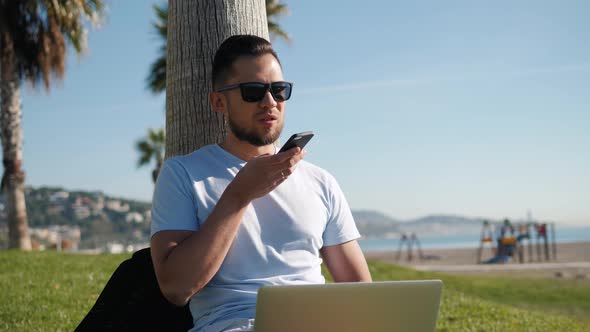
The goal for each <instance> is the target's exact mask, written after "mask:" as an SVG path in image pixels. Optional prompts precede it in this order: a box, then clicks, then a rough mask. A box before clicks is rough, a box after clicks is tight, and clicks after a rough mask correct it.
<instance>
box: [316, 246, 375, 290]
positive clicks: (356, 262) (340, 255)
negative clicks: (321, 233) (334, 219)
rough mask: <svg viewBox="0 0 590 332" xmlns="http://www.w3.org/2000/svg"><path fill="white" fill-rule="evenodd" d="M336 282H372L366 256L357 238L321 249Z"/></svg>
mask: <svg viewBox="0 0 590 332" xmlns="http://www.w3.org/2000/svg"><path fill="white" fill-rule="evenodd" d="M320 253H321V255H322V258H323V260H324V262H325V263H326V267H327V268H328V271H330V274H331V275H332V278H333V279H334V281H335V282H359V281H362V282H371V281H372V278H371V273H370V272H369V267H368V266H367V261H366V260H365V256H364V255H363V252H362V251H361V248H360V247H359V245H358V243H357V241H356V240H352V241H349V242H345V243H342V244H337V245H334V246H327V247H323V248H322V249H321V250H320Z"/></svg>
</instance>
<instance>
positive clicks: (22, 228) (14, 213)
mask: <svg viewBox="0 0 590 332" xmlns="http://www.w3.org/2000/svg"><path fill="white" fill-rule="evenodd" d="M0 38H1V40H0V50H1V54H0V102H1V105H0V139H1V141H2V157H3V160H2V162H3V164H4V174H3V176H2V180H1V188H2V191H3V192H4V193H5V194H6V210H7V218H8V239H9V240H8V241H9V242H8V246H9V248H18V249H21V250H31V239H30V237H29V228H28V223H27V208H26V204H25V172H24V171H23V170H22V145H23V128H22V126H21V105H20V91H19V80H18V78H17V75H16V74H15V73H14V59H15V57H14V48H13V45H12V43H11V40H10V38H9V37H8V35H7V32H4V34H3V35H2V36H1V37H0Z"/></svg>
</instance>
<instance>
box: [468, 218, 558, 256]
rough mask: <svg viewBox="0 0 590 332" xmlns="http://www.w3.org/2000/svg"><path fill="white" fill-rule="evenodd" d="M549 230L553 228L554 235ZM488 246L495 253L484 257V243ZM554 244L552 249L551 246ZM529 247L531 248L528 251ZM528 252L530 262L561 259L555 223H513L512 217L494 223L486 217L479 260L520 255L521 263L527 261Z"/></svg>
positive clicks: (479, 248)
mask: <svg viewBox="0 0 590 332" xmlns="http://www.w3.org/2000/svg"><path fill="white" fill-rule="evenodd" d="M548 230H550V232H551V237H549V234H548ZM533 233H534V235H535V236H533ZM486 246H488V247H490V249H491V252H492V257H491V258H489V259H487V260H485V261H484V260H483V256H484V247H486ZM550 246H551V249H552V250H549V247H550ZM533 247H536V251H534V250H533ZM525 248H528V255H527V253H526V251H527V250H526V249H525ZM535 254H536V257H535ZM525 255H526V256H528V261H529V262H533V261H543V260H545V261H549V260H556V259H557V247H556V245H555V224H553V223H536V222H525V223H511V222H510V220H508V219H505V220H504V221H503V222H502V223H491V222H489V221H487V220H484V222H483V226H482V231H481V237H480V245H479V247H478V249H477V254H476V256H477V263H485V264H493V263H506V262H508V261H510V260H511V259H516V258H517V257H518V261H519V262H520V263H524V262H525V260H526V259H525Z"/></svg>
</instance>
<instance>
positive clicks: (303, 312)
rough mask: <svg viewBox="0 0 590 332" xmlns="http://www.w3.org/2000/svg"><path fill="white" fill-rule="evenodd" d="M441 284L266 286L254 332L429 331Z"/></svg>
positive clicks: (261, 295) (378, 283)
mask: <svg viewBox="0 0 590 332" xmlns="http://www.w3.org/2000/svg"><path fill="white" fill-rule="evenodd" d="M442 285H443V284H442V281H440V280H419V281H383V282H373V283H334V284H323V285H297V286H265V287H262V288H260V290H259V291H258V298H257V302H256V320H255V323H254V331H255V332H276V331H284V332H290V331H298V332H300V331H322V332H331V331H338V332H348V331H350V332H357V331H358V332H378V331H387V332H395V331H410V332H414V331H416V332H422V331H425V332H426V331H428V332H431V331H434V330H435V328H436V319H437V317H438V308H439V306H440V298H441V292H442Z"/></svg>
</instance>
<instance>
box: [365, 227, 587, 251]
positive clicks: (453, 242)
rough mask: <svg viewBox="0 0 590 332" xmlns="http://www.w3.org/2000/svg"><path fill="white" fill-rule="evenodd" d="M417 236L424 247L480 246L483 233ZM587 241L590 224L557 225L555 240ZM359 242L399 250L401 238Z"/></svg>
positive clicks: (368, 246)
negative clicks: (575, 225)
mask: <svg viewBox="0 0 590 332" xmlns="http://www.w3.org/2000/svg"><path fill="white" fill-rule="evenodd" d="M549 235H550V234H549ZM417 237H418V241H419V243H420V246H421V247H422V249H449V248H477V247H478V246H479V242H480V237H481V234H480V233H463V234H454V235H436V234H428V235H424V236H420V234H417ZM585 241H590V226H583V227H569V226H567V227H559V225H556V227H555V242H557V243H568V242H585ZM358 242H359V245H360V246H361V249H362V250H363V251H364V252H375V251H391V250H398V248H399V245H400V238H387V239H383V238H364V239H360V240H359V241H358ZM533 243H535V242H533Z"/></svg>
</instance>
